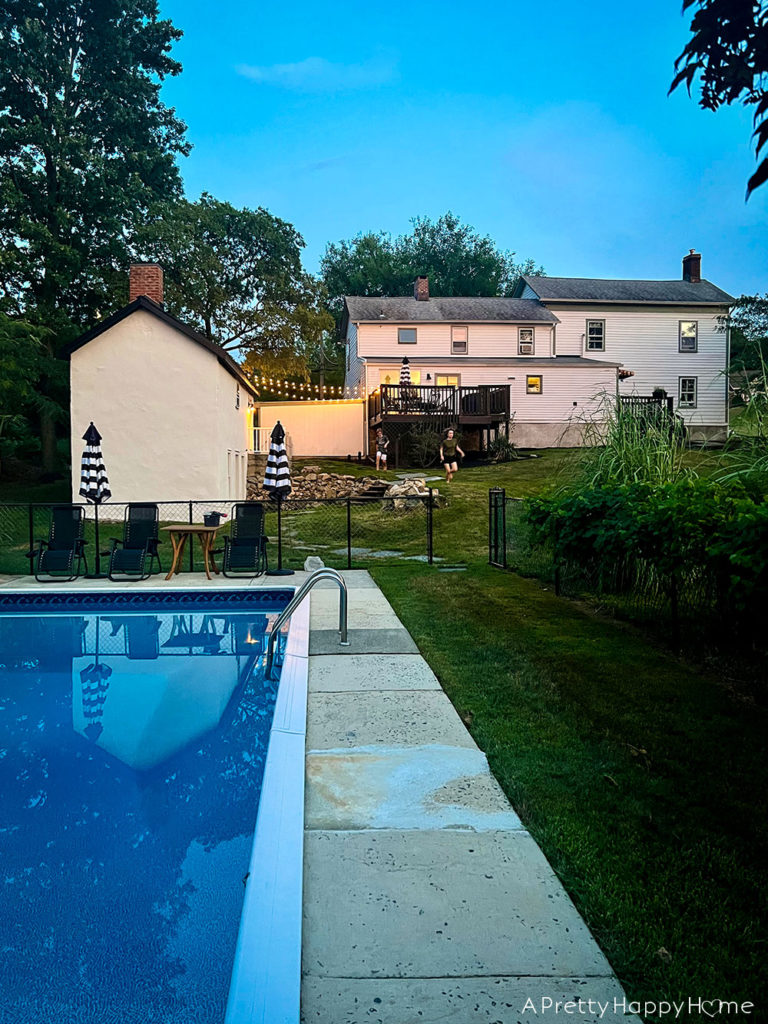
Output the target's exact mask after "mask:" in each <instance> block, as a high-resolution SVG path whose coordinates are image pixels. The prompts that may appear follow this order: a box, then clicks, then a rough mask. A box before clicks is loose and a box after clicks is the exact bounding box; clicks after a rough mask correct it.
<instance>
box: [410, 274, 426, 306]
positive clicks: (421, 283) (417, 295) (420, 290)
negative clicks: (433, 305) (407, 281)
mask: <svg viewBox="0 0 768 1024" xmlns="http://www.w3.org/2000/svg"><path fill="white" fill-rule="evenodd" d="M413 297H414V299H418V300H419V302H427V301H428V300H429V278H428V277H427V275H426V274H419V276H418V277H417V278H416V280H415V281H414V282H413Z"/></svg>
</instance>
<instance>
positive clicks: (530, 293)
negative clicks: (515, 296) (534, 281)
mask: <svg viewBox="0 0 768 1024" xmlns="http://www.w3.org/2000/svg"><path fill="white" fill-rule="evenodd" d="M538 297H539V296H538V295H537V294H536V292H535V291H534V290H533V288H531V286H530V285H529V284H526V286H525V287H524V288H523V293H522V295H521V296H520V298H521V299H538Z"/></svg>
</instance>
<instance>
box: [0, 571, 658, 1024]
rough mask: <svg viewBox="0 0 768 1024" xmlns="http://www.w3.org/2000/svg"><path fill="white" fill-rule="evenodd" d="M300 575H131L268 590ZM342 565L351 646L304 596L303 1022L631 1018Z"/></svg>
mask: <svg viewBox="0 0 768 1024" xmlns="http://www.w3.org/2000/svg"><path fill="white" fill-rule="evenodd" d="M308 575H309V574H307V573H304V572H297V573H295V575H293V576H289V577H285V578H281V577H267V576H264V577H261V578H259V579H252V580H248V579H245V580H242V579H241V580H227V579H224V578H222V577H216V578H214V579H213V580H211V581H210V582H209V581H207V580H206V579H205V578H204V577H200V576H199V575H196V576H190V575H188V574H182V575H180V576H178V577H175V578H174V579H173V580H172V581H170V582H168V583H165V582H162V583H159V582H158V580H157V579H152V580H148V581H145V582H143V583H136V584H132V585H131V587H132V588H134V587H135V588H140V589H144V588H146V589H173V588H176V587H178V588H181V589H192V588H194V589H203V588H205V589H207V588H209V587H210V588H222V589H224V588H227V589H228V588H229V587H241V588H242V587H244V586H245V587H252V586H256V587H268V588H272V589H279V588H281V587H297V586H300V585H301V584H302V583H303V582H304V580H305V579H306V578H307V576H308ZM342 575H343V576H344V577H345V579H346V582H347V586H348V588H349V640H350V646H349V647H346V648H342V647H340V646H339V635H338V631H337V625H338V588H337V587H336V585H335V584H334V583H332V582H323V583H320V584H318V586H317V587H316V588H315V590H314V591H313V592H312V596H311V599H310V601H311V603H310V615H309V655H308V658H307V659H306V660H307V662H308V689H309V696H308V707H307V712H308V714H307V738H306V786H305V819H304V828H305V831H304V891H303V918H304V920H303V938H302V971H301V973H302V979H301V998H302V1012H301V1019H302V1021H303V1022H304V1024H363V1022H369V1021H376V1022H378V1024H425V1022H428V1021H433V1022H438V1021H440V1022H443V1021H445V1022H448V1024H465V1022H466V1024H470V1022H472V1024H473V1022H476V1021H477V1022H480V1021H485V1022H489V1024H525V1022H530V1021H538V1020H551V1021H555V1020H558V1021H559V1020H562V1019H563V1018H564V1017H567V1018H570V1019H572V1018H574V1017H575V1018H576V1019H577V1020H579V1021H581V1022H583V1024H597V1022H598V1021H618V1020H622V1021H630V1022H632V1024H640V1022H639V1018H638V1017H636V1016H633V1015H631V1014H627V1013H625V1011H624V1006H625V1005H626V1004H625V997H624V992H623V990H622V988H621V986H620V984H619V982H618V981H617V979H616V977H615V975H614V974H613V972H612V970H611V967H610V964H609V963H608V961H607V960H606V958H605V956H604V955H603V953H602V952H601V951H600V949H599V947H598V946H597V944H596V943H595V941H594V939H593V938H592V936H591V935H590V933H589V931H588V929H587V926H586V924H585V923H584V921H583V920H582V918H581V917H580V915H579V914H578V912H577V911H576V909H575V907H574V906H573V904H572V902H571V900H570V898H569V897H568V895H567V893H566V892H565V890H564V889H563V887H562V885H561V884H560V882H559V880H558V879H557V877H556V875H555V874H554V872H553V871H552V869H551V867H550V866H549V864H548V862H547V861H546V859H545V857H544V856H543V854H542V853H541V851H540V850H539V848H538V846H537V844H536V843H535V842H534V840H533V839H532V838H531V836H530V835H529V834H528V832H527V831H526V830H525V829H524V828H523V826H522V825H521V822H520V820H519V818H518V817H517V815H516V813H515V812H514V810H513V808H512V807H511V806H510V804H509V802H508V801H507V799H506V797H505V796H504V793H503V792H502V790H501V787H500V786H499V785H498V783H497V782H496V780H495V779H494V777H493V776H492V775H491V773H490V771H489V768H488V763H487V760H486V758H485V755H484V754H483V753H482V751H480V750H479V749H478V748H477V746H476V744H475V743H474V741H473V739H472V737H471V736H470V734H469V733H468V731H467V730H466V728H465V727H464V724H463V723H462V721H461V719H460V718H459V716H458V714H457V713H456V711H455V709H454V708H453V705H452V704H451V702H450V701H449V699H448V697H447V696H446V695H445V693H444V692H443V690H442V688H441V687H440V684H439V681H438V680H437V678H436V677H435V675H434V674H433V672H432V671H431V669H430V668H429V666H428V665H427V663H426V661H425V660H424V659H423V658H422V657H421V655H420V654H419V651H418V648H417V647H416V645H415V643H414V641H413V639H412V638H411V636H410V635H409V633H408V632H407V630H405V628H404V627H403V626H402V623H401V622H400V621H399V619H398V618H397V616H396V615H395V613H394V611H393V609H392V607H391V606H390V605H389V603H388V602H387V600H386V599H385V597H384V595H383V594H382V593H381V591H380V590H379V589H378V587H377V586H376V584H375V582H374V581H373V579H372V578H371V577H370V575H369V574H368V573H367V572H366V571H364V570H352V571H344V572H343V574H342ZM2 586H8V587H9V589H19V590H22V591H23V590H30V589H36V590H44V589H45V586H44V585H42V586H41V585H40V584H36V583H35V582H34V581H33V580H30V578H29V577H0V587H2ZM116 588H117V585H116V584H114V583H111V582H110V581H108V580H103V581H102V580H87V581H86V580H80V581H77V582H76V583H74V584H69V585H64V586H59V587H56V588H55V589H60V590H75V591H76V590H85V589H88V590H94V589H96V590H101V589H105V590H114V589H116ZM299 827H300V823H299ZM296 892H297V895H298V881H297V882H296ZM297 910H298V907H297ZM296 971H297V972H298V961H297V963H296ZM245 1019H246V1018H245V1017H244V1018H243V1020H245ZM248 1019H250V1018H248ZM274 1019H275V1020H276V1019H277V1018H274ZM280 1019H281V1020H286V1021H287V1020H288V1018H287V1017H281V1018H280ZM291 1019H292V1020H295V1016H294V1017H292V1018H291ZM238 1024H239V1019H238Z"/></svg>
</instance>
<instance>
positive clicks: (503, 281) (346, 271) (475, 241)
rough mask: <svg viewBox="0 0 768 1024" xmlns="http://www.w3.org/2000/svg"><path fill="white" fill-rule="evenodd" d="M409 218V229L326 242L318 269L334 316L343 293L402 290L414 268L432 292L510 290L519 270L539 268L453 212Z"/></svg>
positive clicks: (403, 292)
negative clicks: (504, 248)
mask: <svg viewBox="0 0 768 1024" xmlns="http://www.w3.org/2000/svg"><path fill="white" fill-rule="evenodd" d="M411 224H412V225H413V228H412V230H411V232H410V233H408V234H404V235H399V236H397V237H395V238H393V237H392V236H391V235H389V234H387V233H386V232H383V231H381V232H368V233H365V234H360V235H357V236H356V237H355V238H353V239H350V240H347V241H340V242H334V243H330V244H329V245H328V246H327V247H326V250H325V253H324V255H323V258H322V262H321V275H322V279H323V282H324V284H325V287H326V290H327V292H328V296H329V306H330V308H331V310H332V311H333V313H334V315H335V316H336V318H337V320H338V319H339V318H340V316H341V310H342V306H343V301H342V299H343V296H344V295H407V294H408V293H409V292H410V290H411V288H412V287H413V281H414V278H415V277H417V276H418V275H419V274H427V275H429V288H430V292H431V294H433V295H510V294H511V293H512V289H513V288H514V284H515V281H516V280H517V278H518V277H520V275H521V274H531V273H542V272H543V271H542V268H541V267H537V265H536V264H535V262H534V261H533V260H531V259H527V260H523V261H521V262H518V261H517V260H516V258H515V257H516V254H515V253H514V252H508V251H504V250H501V249H499V248H498V247H497V245H496V243H495V242H494V241H493V239H492V238H490V237H489V236H487V235H480V234H479V233H478V232H476V231H475V230H474V228H472V227H471V226H470V225H469V224H464V223H462V221H461V220H460V218H459V217H457V216H456V215H455V214H453V213H450V212H449V213H446V214H444V215H443V216H442V217H439V218H438V219H437V220H431V219H430V218H429V217H416V218H414V219H413V220H412V221H411Z"/></svg>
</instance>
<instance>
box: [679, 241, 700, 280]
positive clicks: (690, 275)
mask: <svg viewBox="0 0 768 1024" xmlns="http://www.w3.org/2000/svg"><path fill="white" fill-rule="evenodd" d="M683 280H684V281H692V282H694V283H696V282H697V281H700V280H701V253H700V252H696V251H695V250H694V249H691V251H690V252H689V253H688V255H687V256H683Z"/></svg>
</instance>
